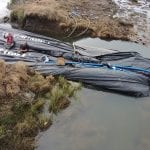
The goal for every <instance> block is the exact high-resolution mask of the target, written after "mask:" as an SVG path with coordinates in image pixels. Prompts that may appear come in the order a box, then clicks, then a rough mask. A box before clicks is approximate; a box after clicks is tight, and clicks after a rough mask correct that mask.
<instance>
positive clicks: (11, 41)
mask: <svg viewBox="0 0 150 150" xmlns="http://www.w3.org/2000/svg"><path fill="white" fill-rule="evenodd" d="M4 38H5V39H6V43H5V48H7V49H11V48H12V47H13V46H14V38H13V36H12V34H11V33H8V34H4Z"/></svg>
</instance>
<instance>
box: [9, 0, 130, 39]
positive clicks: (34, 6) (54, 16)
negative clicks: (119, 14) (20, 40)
mask: <svg viewBox="0 0 150 150" xmlns="http://www.w3.org/2000/svg"><path fill="white" fill-rule="evenodd" d="M10 8H11V9H12V13H11V22H12V23H13V25H17V26H18V25H19V27H20V28H22V29H25V30H28V31H32V32H36V33H37V32H38V33H42V34H45V35H49V36H53V37H61V38H62V37H63V38H78V37H81V36H91V37H101V38H106V39H123V40H129V39H130V37H132V36H133V32H132V27H133V26H132V24H129V23H128V24H126V23H125V22H122V21H120V20H119V19H113V15H114V14H115V12H116V10H117V8H116V5H115V4H114V3H113V2H112V1H111V0H103V1H99V0H95V1H94V2H93V1H90V0H82V1H80V0H74V1H73V0H67V1H64V0H57V1H56V0H36V1H32V0H26V1H25V2H23V1H19V2H16V1H15V0H14V1H13V3H12V5H11V7H10Z"/></svg>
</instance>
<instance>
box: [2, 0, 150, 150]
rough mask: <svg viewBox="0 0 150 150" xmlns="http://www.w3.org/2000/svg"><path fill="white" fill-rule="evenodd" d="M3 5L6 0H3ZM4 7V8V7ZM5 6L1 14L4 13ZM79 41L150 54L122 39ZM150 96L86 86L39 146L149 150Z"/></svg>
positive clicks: (44, 148) (49, 148)
mask: <svg viewBox="0 0 150 150" xmlns="http://www.w3.org/2000/svg"><path fill="white" fill-rule="evenodd" d="M1 4H2V6H3V7H5V6H6V0H1ZM3 10H4V9H3ZM1 12H3V11H2V7H1V8H0V16H3V13H1ZM75 44H77V45H81V46H87V47H88V48H93V49H97V50H98V48H99V47H103V48H109V49H117V50H120V51H137V52H139V53H141V54H142V55H144V56H146V57H149V58H150V49H149V48H147V47H144V46H142V45H138V44H136V43H131V42H122V41H104V40H100V39H97V38H96V39H91V38H87V39H83V40H80V41H77V42H75ZM149 149H150V98H149V97H145V98H134V97H128V96H123V95H119V94H116V93H111V92H104V91H98V90H95V89H89V88H82V90H81V91H80V92H78V94H77V98H76V100H72V103H71V105H70V106H69V107H68V108H67V109H66V110H64V111H62V112H61V113H59V114H58V116H57V117H55V118H54V123H53V125H52V126H51V128H49V129H48V130H47V131H45V132H41V133H40V134H39V136H38V137H37V148H36V150H149Z"/></svg>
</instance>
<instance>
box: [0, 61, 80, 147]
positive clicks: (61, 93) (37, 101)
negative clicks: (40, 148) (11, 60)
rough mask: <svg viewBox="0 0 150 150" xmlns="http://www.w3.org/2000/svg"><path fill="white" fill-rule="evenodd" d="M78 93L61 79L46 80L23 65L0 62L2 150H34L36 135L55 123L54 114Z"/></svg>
mask: <svg viewBox="0 0 150 150" xmlns="http://www.w3.org/2000/svg"><path fill="white" fill-rule="evenodd" d="M76 90H77V87H74V86H72V85H71V84H70V83H69V82H68V81H66V80H65V79H64V78H62V77H59V78H54V77H53V76H48V77H43V76H42V75H40V74H38V73H36V72H34V71H33V70H30V69H29V68H27V67H26V66H25V65H24V64H23V63H22V62H18V63H16V64H14V65H7V64H6V63H5V62H4V61H2V60H0V150H23V149H24V150H32V149H34V145H35V136H36V135H37V134H38V132H39V131H41V130H44V129H46V128H48V127H49V126H50V125H51V124H52V114H53V113H57V112H58V111H60V110H61V109H64V108H65V107H67V106H68V105H69V103H70V101H69V97H71V96H73V95H74V92H75V91H76ZM45 105H48V110H45V108H44V107H45ZM45 111H46V113H45ZM48 112H49V115H46V114H48Z"/></svg>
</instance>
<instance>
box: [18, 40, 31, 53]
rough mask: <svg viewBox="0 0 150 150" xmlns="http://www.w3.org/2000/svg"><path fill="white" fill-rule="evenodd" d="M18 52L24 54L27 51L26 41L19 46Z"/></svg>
mask: <svg viewBox="0 0 150 150" xmlns="http://www.w3.org/2000/svg"><path fill="white" fill-rule="evenodd" d="M19 51H20V53H26V52H28V51H29V45H28V43H27V41H25V43H23V44H21V45H20V49H19Z"/></svg>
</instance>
